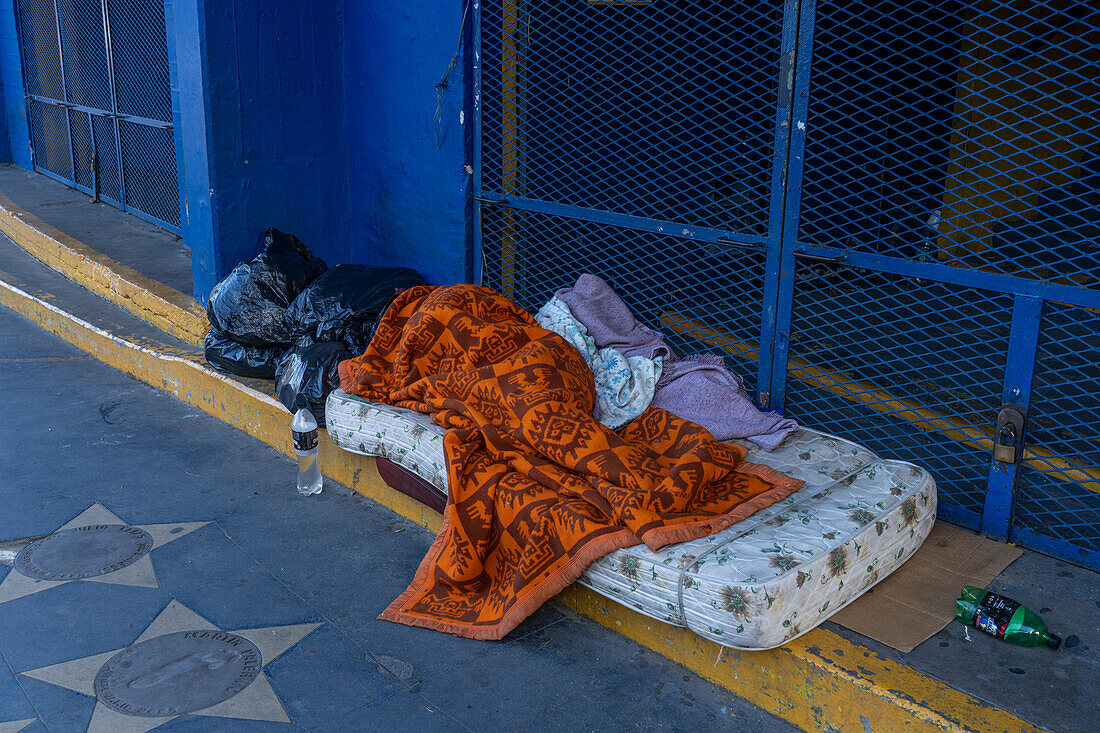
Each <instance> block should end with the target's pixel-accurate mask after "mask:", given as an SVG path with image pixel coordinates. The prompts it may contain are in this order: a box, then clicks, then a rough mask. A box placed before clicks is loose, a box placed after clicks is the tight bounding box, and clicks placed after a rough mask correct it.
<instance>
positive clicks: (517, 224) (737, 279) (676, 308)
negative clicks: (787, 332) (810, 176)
mask: <svg viewBox="0 0 1100 733" xmlns="http://www.w3.org/2000/svg"><path fill="white" fill-rule="evenodd" d="M482 231H483V233H484V234H483V235H484V241H485V248H484V250H483V251H484V253H485V259H484V264H483V272H484V281H485V282H486V284H489V285H490V286H491V287H495V288H497V289H499V290H501V291H503V292H504V293H506V294H507V295H509V296H510V297H512V298H513V299H515V300H516V301H517V302H518V303H520V304H521V305H523V306H524V307H525V308H527V309H529V310H531V311H532V312H533V311H535V310H538V309H539V308H540V307H541V306H542V305H543V304H544V303H545V302H546V301H547V300H549V299H550V297H551V296H552V295H553V294H554V291H556V290H558V289H559V288H564V287H571V286H572V285H573V283H574V282H576V279H577V277H578V276H580V275H581V274H583V273H586V272H594V273H599V274H600V276H601V277H603V278H604V279H605V280H607V281H608V283H609V284H610V285H611V286H612V287H613V288H615V290H616V292H617V293H619V295H620V296H622V298H623V300H624V301H626V303H627V305H628V306H630V309H631V310H632V311H633V313H634V314H635V316H636V317H637V318H638V319H639V320H640V321H642V322H643V323H645V324H646V325H648V326H650V327H651V328H654V329H657V330H659V331H661V332H663V333H664V334H665V335H666V336H667V337H668V340H669V343H670V344H671V345H672V347H673V348H674V349H675V350H676V351H677V352H678V353H680V354H681V355H683V354H689V353H698V352H702V351H712V352H715V353H718V354H720V355H722V356H725V357H729V358H728V359H727V364H728V365H729V366H730V367H731V368H733V369H734V370H735V371H737V372H738V373H740V374H741V375H742V376H743V377H744V378H745V382H746V387H747V388H748V389H750V390H753V389H755V383H756V364H757V361H758V356H757V353H756V348H757V347H756V344H757V343H758V341H759V338H760V301H761V299H762V297H763V291H762V284H763V277H764V257H763V255H761V254H751V253H744V252H741V251H739V250H734V251H732V252H729V251H726V250H725V249H724V248H722V247H713V246H710V247H708V246H706V245H703V244H700V243H696V242H685V241H684V240H683V239H679V238H675V237H669V236H661V235H657V234H647V233H644V232H638V231H634V230H630V229H624V228H621V227H616V226H611V225H604V224H598V223H595V222H589V221H582V220H579V219H570V218H565V217H559V216H551V215H548V214H540V213H536V212H531V211H522V210H518V209H512V208H508V207H502V206H486V207H483V208H482Z"/></svg>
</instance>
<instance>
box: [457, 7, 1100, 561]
mask: <svg viewBox="0 0 1100 733" xmlns="http://www.w3.org/2000/svg"><path fill="white" fill-rule="evenodd" d="M1098 20H1100V13H1098V11H1097V9H1096V8H1095V7H1094V6H1093V5H1092V4H1090V3H1088V2H1075V1H1073V0H1047V1H1038V0H979V1H976V2H930V1H927V0H895V1H893V2H859V1H852V0H849V1H847V2H844V3H839V2H818V3H815V2H814V1H813V0H802V2H798V1H789V2H782V1H781V0H776V1H773V2H770V3H768V2H765V3H748V2H743V1H739V0H726V1H722V0H710V1H708V0H701V1H699V2H691V3H680V2H672V0H644V1H638V2H630V1H623V0H617V1H616V2H609V1H606V0H587V1H585V0H575V1H571V2H565V3H563V2H551V1H550V0H531V1H524V0H484V1H483V2H482V3H481V5H480V13H479V17H478V23H477V25H476V27H475V39H476V45H477V49H478V53H477V55H476V57H475V65H476V74H475V76H476V89H475V100H476V103H475V112H476V115H477V120H476V125H475V134H474V139H475V169H476V170H475V186H476V194H477V201H478V208H477V218H476V222H475V226H476V231H477V238H478V241H479V244H480V255H481V258H480V259H481V268H482V269H481V279H482V281H483V282H484V283H485V284H487V285H490V286H492V287H495V288H498V289H500V290H502V291H504V292H506V293H508V294H509V295H511V296H512V297H514V298H515V299H516V300H517V301H519V302H520V303H522V304H523V305H524V306H526V307H528V308H537V307H538V306H539V305H541V304H542V303H543V302H544V301H545V300H546V299H547V298H548V297H549V296H550V294H551V293H552V292H553V291H554V290H555V289H557V288H559V287H563V286H566V285H569V284H571V283H572V282H573V280H574V279H575V278H576V277H577V276H578V275H579V274H580V273H582V272H586V271H589V272H596V273H599V274H601V275H602V276H604V277H605V278H606V279H607V280H608V281H609V282H611V283H612V285H614V286H615V287H616V289H617V290H618V291H619V292H620V293H621V294H622V295H623V296H624V298H625V299H626V300H627V302H628V303H629V304H630V305H631V307H632V308H633V309H634V310H635V312H636V313H637V314H638V315H639V317H640V318H641V319H642V320H643V321H645V322H647V323H648V324H649V325H651V326H653V327H656V328H658V329H660V330H662V331H664V332H665V333H666V334H667V335H669V336H670V337H672V340H673V341H674V342H675V343H676V345H677V346H678V347H679V348H680V349H681V350H682V351H685V352H690V351H698V350H709V351H713V352H715V353H718V354H721V355H723V356H726V357H727V363H728V364H729V365H730V366H731V367H732V368H734V369H735V370H737V371H739V372H741V373H742V374H743V375H744V376H745V377H746V381H747V384H749V385H751V386H754V387H755V389H756V394H757V397H758V400H759V402H760V404H761V405H762V406H764V407H770V408H773V409H775V408H784V407H785V408H786V411H787V412H788V413H789V414H791V415H793V416H794V417H796V418H798V419H799V420H801V421H802V422H803V423H804V424H807V425H810V426H815V427H821V428H825V429H827V430H830V431H833V432H839V433H843V434H845V435H847V436H849V437H851V438H853V439H855V440H858V441H861V442H863V443H866V444H868V445H869V446H871V447H873V448H875V449H877V450H879V451H881V452H883V453H885V454H889V455H892V456H897V457H901V458H907V459H910V460H913V461H917V462H919V463H921V464H922V465H924V466H926V467H928V468H929V469H931V470H932V471H933V472H934V473H935V474H936V477H937V479H938V481H939V486H940V489H941V503H940V506H941V513H942V514H943V515H944V516H945V517H946V518H947V519H949V520H951V521H953V522H956V523H959V524H963V525H966V526H969V527H972V528H975V529H981V530H983V531H984V532H986V533H987V534H990V535H992V536H995V537H1008V538H1010V539H1013V540H1015V541H1018V542H1020V543H1022V544H1027V545H1029V546H1031V547H1035V548H1038V549H1041V550H1043V551H1046V552H1049V553H1051V554H1054V555H1057V556H1060V557H1064V558H1067V559H1070V560H1072V561H1074V562H1078V563H1082V564H1085V565H1088V566H1091V567H1094V568H1095V567H1100V428H1098V427H1097V423H1096V421H1095V415H1096V414H1097V412H1098V410H1100V366H1098V364H1100V316H1098V313H1100V246H1098V244H1097V234H1098V224H1100V214H1098V211H1100V208H1098V205H1100V191H1098V187H1097V183H1098V182H1100V163H1098V160H1100V150H1098V141H1097V138H1096V135H1097V133H1096V127H1095V125H1094V124H1093V123H1092V120H1093V118H1094V116H1095V113H1096V111H1097V110H1096V107H1097V87H1096V75H1095V59H1096V57H1097V54H1096V50H1097V47H1098V46H1100V43H1098V41H1100V37H1098V33H1100V31H1098V26H1100V23H1098ZM1003 404H1012V405H1017V406H1019V407H1021V408H1022V409H1024V410H1026V411H1027V412H1028V416H1029V422H1028V426H1027V433H1026V439H1027V442H1026V448H1025V449H1024V450H1023V451H1022V453H1021V460H1020V462H1019V464H1018V465H1015V466H1014V465H1012V464H1008V463H1003V462H997V461H993V460H992V456H991V452H992V448H993V444H994V440H995V438H996V435H995V433H996V425H995V421H996V419H997V413H998V410H999V408H1000V407H1001V406H1002V405H1003Z"/></svg>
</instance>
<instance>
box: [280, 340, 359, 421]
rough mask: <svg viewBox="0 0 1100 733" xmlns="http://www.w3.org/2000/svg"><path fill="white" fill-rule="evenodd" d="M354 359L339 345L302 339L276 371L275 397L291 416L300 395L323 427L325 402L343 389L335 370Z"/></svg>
mask: <svg viewBox="0 0 1100 733" xmlns="http://www.w3.org/2000/svg"><path fill="white" fill-rule="evenodd" d="M352 356H354V355H353V354H352V353H351V352H350V351H348V349H347V347H346V346H344V344H343V343H341V342H339V341H322V342H320V343H313V341H312V340H311V339H309V338H306V339H303V340H302V341H301V342H300V343H299V344H298V345H297V346H295V347H294V348H292V349H289V350H288V351H287V352H286V353H285V354H284V355H283V358H282V359H281V360H280V361H279V364H278V366H277V367H276V369H275V378H276V382H275V396H276V397H278V398H279V402H282V403H283V405H284V406H285V407H286V409H288V410H290V411H291V412H294V411H295V410H296V409H297V407H296V405H297V404H298V397H299V395H301V396H303V397H305V398H306V400H308V401H309V411H310V412H312V413H313V417H315V418H316V419H317V424H318V425H320V426H321V427H324V425H325V398H326V397H328V393H329V392H331V391H332V390H334V389H336V388H337V387H339V386H340V375H339V374H338V373H337V370H336V367H337V365H338V364H339V363H340V362H342V361H344V360H345V359H350V358H352Z"/></svg>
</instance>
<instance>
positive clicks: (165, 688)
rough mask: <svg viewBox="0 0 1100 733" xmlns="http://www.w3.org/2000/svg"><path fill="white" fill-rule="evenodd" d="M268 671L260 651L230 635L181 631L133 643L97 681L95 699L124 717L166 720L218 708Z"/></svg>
mask: <svg viewBox="0 0 1100 733" xmlns="http://www.w3.org/2000/svg"><path fill="white" fill-rule="evenodd" d="M262 668H263V659H262V658H261V655H260V650H259V648H258V647H257V646H256V645H255V644H253V643H252V642H251V641H249V640H248V639H245V638H244V637H243V636H237V635H236V634H231V633H229V632H226V631H177V632H175V633H173V634H165V635H164V636H157V637H154V638H152V639H149V640H147V641H143V642H140V643H138V644H134V645H133V646H130V647H127V648H126V649H123V650H122V651H120V652H119V653H118V654H116V655H114V656H113V657H111V659H110V660H108V661H107V663H106V664H104V665H103V666H102V667H100V669H99V672H98V673H96V676H95V696H96V699H97V700H98V701H99V702H101V703H102V704H104V705H106V706H107V707H109V708H111V709H113V710H115V711H117V712H120V713H122V714H124V715H135V716H139V717H143V718H162V717H170V716H173V715H183V714H185V713H193V712H196V711H198V710H205V709H206V708H208V707H211V706H212V705H217V704H218V703H220V702H224V701H226V700H228V699H229V698H231V697H233V696H234V695H236V694H237V693H238V692H240V691H241V690H243V689H244V688H246V687H248V686H249V685H250V684H251V683H252V681H253V680H254V679H256V677H258V676H259V675H260V670H261V669H262Z"/></svg>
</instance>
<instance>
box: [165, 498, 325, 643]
mask: <svg viewBox="0 0 1100 733" xmlns="http://www.w3.org/2000/svg"><path fill="white" fill-rule="evenodd" d="M181 519H187V518H181ZM152 554H153V555H154V565H155V567H156V570H157V578H158V579H159V581H160V585H161V588H162V589H164V590H165V592H167V593H170V594H171V596H172V597H173V598H175V599H176V600H178V601H179V602H180V603H183V604H184V605H186V606H187V607H188V608H190V609H191V610H193V611H194V612H196V613H198V614H199V615H200V616H202V617H204V618H206V619H207V620H208V621H210V622H211V623H212V624H214V625H215V626H217V627H218V628H221V629H226V630H228V629H240V628H251V627H262V626H277V625H285V624H300V623H306V622H310V621H320V620H321V619H320V618H318V617H317V614H316V613H315V612H314V611H313V610H312V609H311V608H310V607H309V606H308V605H306V604H305V603H303V602H302V599H301V598H299V597H298V596H297V595H295V594H294V593H292V592H291V591H290V590H288V589H287V588H286V586H285V585H284V584H283V583H282V582H280V581H279V580H277V579H276V578H274V577H272V575H271V574H270V573H269V572H268V571H267V570H266V569H265V568H264V567H262V566H261V565H259V564H257V563H256V562H254V561H253V560H252V559H251V558H249V557H248V556H247V555H246V554H245V553H243V552H241V550H240V549H239V548H238V547H237V546H236V545H235V544H234V543H233V542H231V541H230V540H229V539H228V538H227V537H226V536H225V534H224V532H223V531H222V529H221V527H220V526H219V525H218V524H216V523H211V524H208V525H206V526H205V527H202V528H200V529H197V530H195V531H194V532H192V533H190V534H188V535H187V536H185V537H181V538H180V539H178V540H176V541H175V542H172V543H170V544H168V545H165V546H164V547H162V548H160V549H158V550H155V551H154V552H153V553H152Z"/></svg>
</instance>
